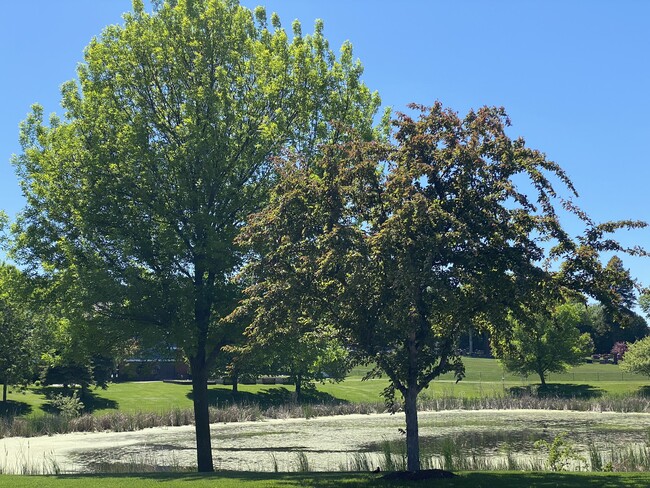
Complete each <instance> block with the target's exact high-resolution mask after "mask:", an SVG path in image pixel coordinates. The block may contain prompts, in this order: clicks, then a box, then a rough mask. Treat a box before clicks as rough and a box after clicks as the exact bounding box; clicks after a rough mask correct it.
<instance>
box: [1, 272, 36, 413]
mask: <svg viewBox="0 0 650 488" xmlns="http://www.w3.org/2000/svg"><path fill="white" fill-rule="evenodd" d="M30 293H31V289H30V286H29V282H28V281H27V279H26V277H25V276H24V275H23V274H22V272H21V271H20V270H19V269H18V268H16V267H15V266H11V265H9V264H5V263H0V382H1V383H2V401H3V403H6V401H7V389H8V386H9V385H12V384H22V383H29V382H31V381H32V380H33V379H34V377H35V375H36V374H37V371H38V365H39V359H40V355H41V351H40V348H39V346H40V345H41V342H40V340H39V339H40V337H39V331H40V328H39V326H38V320H37V319H36V315H35V314H34V313H33V312H32V310H31V309H30V306H29V296H30Z"/></svg>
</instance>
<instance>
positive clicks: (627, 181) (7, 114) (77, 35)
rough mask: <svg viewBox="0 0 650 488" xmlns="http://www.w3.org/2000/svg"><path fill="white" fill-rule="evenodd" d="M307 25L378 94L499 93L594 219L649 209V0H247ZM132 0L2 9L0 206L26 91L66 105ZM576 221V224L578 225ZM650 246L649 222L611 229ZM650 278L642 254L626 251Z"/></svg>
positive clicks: (395, 101)
mask: <svg viewBox="0 0 650 488" xmlns="http://www.w3.org/2000/svg"><path fill="white" fill-rule="evenodd" d="M242 4H243V5H245V6H247V7H250V8H252V7H254V6H256V5H258V4H264V5H265V6H266V7H267V9H268V10H269V12H270V11H277V12H278V13H279V15H280V18H281V19H282V22H283V24H284V25H285V26H286V27H290V25H291V22H292V20H293V19H295V18H298V19H300V20H301V22H302V23H303V32H310V31H311V30H312V26H313V21H314V19H316V18H321V19H323V20H324V22H325V34H326V36H327V37H328V39H329V41H330V44H331V45H332V47H334V48H335V49H338V47H339V46H340V44H341V43H342V42H343V41H345V40H346V39H349V40H350V41H352V44H353V45H354V49H355V55H356V56H357V57H359V58H360V59H361V61H362V63H363V64H364V66H365V74H364V80H365V82H366V84H367V85H368V86H369V87H371V88H372V89H375V90H378V91H379V93H380V95H381V97H382V100H383V102H384V104H385V105H390V106H392V107H393V108H394V109H395V110H402V109H404V107H405V106H406V104H407V103H409V102H418V103H423V104H431V103H433V102H434V101H435V100H440V101H442V102H443V103H444V104H445V105H447V106H450V107H452V108H453V109H455V110H457V111H459V112H461V113H464V112H465V111H467V110H468V109H469V108H471V107H479V106H481V105H499V106H504V107H505V108H506V109H507V111H508V113H509V115H510V117H511V119H512V123H513V126H512V128H511V131H510V133H511V135H512V136H519V135H521V136H523V137H525V139H526V140H527V142H528V145H529V146H532V147H535V148H538V149H540V150H542V151H544V152H545V153H546V154H547V155H548V157H549V158H551V159H553V160H555V161H557V162H558V163H560V165H561V166H562V167H563V168H564V169H565V170H566V171H567V172H568V174H569V175H570V177H571V178H572V180H573V181H574V183H575V185H576V187H577V189H578V191H579V193H580V199H579V200H578V204H579V205H580V206H581V207H582V208H583V209H585V210H586V211H587V212H588V213H589V214H590V215H591V216H592V217H593V218H594V219H595V220H597V221H604V220H618V219H626V218H633V219H649V220H650V215H649V212H648V211H647V209H648V208H650V192H648V191H646V188H647V186H648V183H649V182H650V153H649V152H648V150H647V145H648V142H650V94H649V92H648V89H649V87H650V62H649V61H650V59H649V57H650V55H649V54H648V47H649V46H650V29H649V28H648V19H650V2H646V1H643V0H637V1H633V0H626V1H619V2H614V1H598V0H572V1H570V2H567V1H564V0H544V1H542V0H539V1H522V0H509V1H507V0H498V1H490V2H488V1H479V0H475V1H464V0H456V1H435V0H411V1H408V2H407V1H405V2H395V1H389V0H354V1H349V0H347V1H345V0H328V1H326V2H318V1H307V0H269V1H266V2H263V1H262V0H260V1H250V0H244V1H242ZM130 6H131V2H130V0H93V1H88V0H65V1H62V2H47V1H44V0H24V1H22V2H7V3H6V4H5V5H3V16H2V19H0V46H2V47H1V48H0V67H2V68H1V69H2V72H1V76H0V96H1V97H2V101H1V106H2V111H1V112H0V208H2V209H4V210H5V211H7V213H9V214H10V216H13V215H14V214H15V213H16V212H17V211H19V210H20V208H21V207H22V205H23V200H22V197H21V194H20V189H19V187H18V182H17V179H16V177H15V176H14V173H13V168H12V167H11V165H10V164H9V159H10V156H11V154H12V153H17V152H19V150H20V147H19V145H18V124H19V122H20V121H21V120H22V119H23V118H24V117H25V115H26V113H27V112H28V111H29V107H30V105H31V104H32V103H34V102H38V103H40V104H42V105H43V106H44V107H45V111H46V113H50V112H60V107H59V86H60V85H61V83H62V82H64V81H66V80H69V79H72V78H74V77H75V66H76V64H77V63H78V62H80V61H82V53H83V48H84V46H86V45H87V44H88V42H89V41H90V39H91V38H92V37H93V36H95V35H98V34H100V33H101V30H102V28H103V27H104V26H106V25H108V24H114V23H119V22H121V13H122V12H124V11H126V10H129V9H130ZM576 231H577V229H576ZM618 237H619V238H620V239H621V240H622V241H623V242H625V243H626V244H630V245H632V244H640V245H643V246H645V247H647V248H649V249H650V230H647V229H644V230H636V231H633V232H628V233H621V234H619V236H618ZM624 262H625V264H626V266H628V267H629V268H631V271H632V273H633V275H634V276H637V277H638V278H639V279H641V281H642V282H643V283H644V284H646V285H650V259H632V258H624Z"/></svg>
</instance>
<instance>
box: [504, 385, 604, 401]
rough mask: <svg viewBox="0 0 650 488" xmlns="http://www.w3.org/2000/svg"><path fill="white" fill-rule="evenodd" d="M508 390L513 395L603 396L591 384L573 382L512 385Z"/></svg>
mask: <svg viewBox="0 0 650 488" xmlns="http://www.w3.org/2000/svg"><path fill="white" fill-rule="evenodd" d="M508 392H509V393H510V394H511V395H512V396H515V397H521V396H537V397H540V398H580V399H584V400H587V399H590V398H599V397H601V396H603V393H604V392H603V390H602V389H601V388H596V387H594V386H592V385H585V384H582V385H579V384H575V383H547V384H546V386H545V387H542V385H529V386H513V387H511V388H508Z"/></svg>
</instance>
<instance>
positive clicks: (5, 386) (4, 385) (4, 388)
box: [2, 378, 9, 403]
mask: <svg viewBox="0 0 650 488" xmlns="http://www.w3.org/2000/svg"><path fill="white" fill-rule="evenodd" d="M8 389H9V385H8V384H7V378H5V380H4V381H3V382H2V403H7V390H8Z"/></svg>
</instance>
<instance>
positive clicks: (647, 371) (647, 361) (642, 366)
mask: <svg viewBox="0 0 650 488" xmlns="http://www.w3.org/2000/svg"><path fill="white" fill-rule="evenodd" d="M620 364H621V369H622V370H623V371H627V372H628V373H638V374H643V375H647V376H650V337H645V338H643V339H641V340H638V341H636V342H634V343H632V344H628V349H627V352H626V353H625V357H624V358H623V360H622V361H621V363H620Z"/></svg>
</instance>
